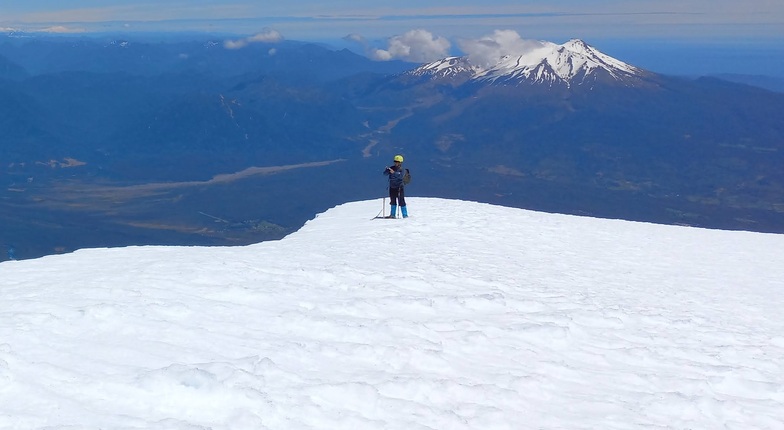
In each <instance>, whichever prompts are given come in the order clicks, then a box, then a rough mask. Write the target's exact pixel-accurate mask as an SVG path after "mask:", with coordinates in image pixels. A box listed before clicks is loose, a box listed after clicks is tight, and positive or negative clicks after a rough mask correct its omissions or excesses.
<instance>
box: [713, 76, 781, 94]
mask: <svg viewBox="0 0 784 430" xmlns="http://www.w3.org/2000/svg"><path fill="white" fill-rule="evenodd" d="M715 77H717V78H719V79H723V80H725V81H730V82H737V83H739V84H746V85H751V86H754V87H759V88H764V89H766V90H771V91H776V92H779V93H784V78H776V77H772V76H760V75H739V74H721V75H715Z"/></svg>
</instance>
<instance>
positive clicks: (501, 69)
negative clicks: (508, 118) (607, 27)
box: [409, 39, 648, 86]
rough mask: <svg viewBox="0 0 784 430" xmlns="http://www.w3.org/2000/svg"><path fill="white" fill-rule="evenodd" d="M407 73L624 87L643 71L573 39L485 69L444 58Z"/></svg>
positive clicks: (507, 57) (542, 46) (639, 78)
mask: <svg viewBox="0 0 784 430" xmlns="http://www.w3.org/2000/svg"><path fill="white" fill-rule="evenodd" d="M409 74H411V75H414V76H430V77H433V78H437V79H439V78H440V79H444V78H450V77H452V78H465V77H466V76H469V79H471V80H473V81H478V82H485V83H490V84H494V83H498V84H502V85H509V84H512V85H519V84H521V83H528V84H544V85H559V84H563V85H566V86H572V85H583V84H588V85H591V84H593V83H594V82H596V80H598V79H605V78H606V79H609V80H610V81H611V82H620V83H623V84H624V85H636V84H640V83H642V82H643V81H645V77H646V76H647V74H648V73H647V72H646V71H644V70H642V69H639V68H637V67H634V66H631V65H629V64H626V63H624V62H622V61H620V60H618V59H615V58H613V57H611V56H609V55H607V54H604V53H602V52H600V51H598V50H597V49H595V48H594V47H592V46H590V45H588V44H586V43H585V42H583V41H582V40H579V39H573V40H570V41H569V42H566V43H564V44H562V45H558V44H555V43H552V42H541V43H540V44H539V45H538V46H537V47H536V48H533V49H530V50H528V51H527V52H525V53H521V54H514V55H504V56H503V57H501V58H500V59H499V61H498V62H497V63H496V64H494V65H491V66H489V67H485V68H483V67H480V66H477V65H472V64H471V62H470V60H469V59H468V58H467V57H448V58H445V59H443V60H439V61H434V62H432V63H428V64H425V65H423V66H421V67H419V68H417V69H415V70H413V71H411V72H409Z"/></svg>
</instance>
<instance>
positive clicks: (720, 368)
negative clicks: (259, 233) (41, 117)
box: [0, 198, 784, 429]
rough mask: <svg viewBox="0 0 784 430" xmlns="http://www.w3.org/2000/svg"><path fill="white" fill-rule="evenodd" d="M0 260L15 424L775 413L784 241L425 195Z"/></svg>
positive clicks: (591, 425) (533, 425)
mask: <svg viewBox="0 0 784 430" xmlns="http://www.w3.org/2000/svg"><path fill="white" fill-rule="evenodd" d="M378 204H379V202H378V201H368V202H355V203H348V204H345V205H341V206H338V207H336V208H333V209H330V210H329V211H327V212H325V213H323V214H320V215H319V216H318V217H316V218H315V219H314V220H312V221H310V222H308V223H307V224H306V225H305V226H304V227H303V228H302V229H300V231H298V232H296V233H294V234H292V235H290V236H288V237H286V238H285V239H283V240H281V241H277V242H265V243H260V244H257V245H252V246H248V247H237V248H202V247H192V248H183V247H132V248H123V249H95V250H81V251H78V252H75V253H73V254H69V255H61V256H51V257H45V258H41V259H38V260H29V261H13V262H4V263H2V264H0V428H4V429H5V428H10V429H34V428H48V429H66V428H95V429H97V428H113V429H204V428H211V429H327V428H329V429H357V428H362V429H375V428H378V429H447V428H449V429H559V428H560V429H596V428H602V429H641V428H673V429H686V428H689V429H718V428H727V429H751V428H754V429H784V317H782V313H781V309H782V305H783V304H784V303H783V302H784V300H783V299H782V298H781V292H782V286H784V281H782V279H784V237H783V236H779V235H766V234H758V233H748V232H725V231H711V230H702V229H693V228H685V227H672V226H660V225H653V224H643V223H631V222H625V221H617V220H600V219H592V218H581V217H572V216H564V215H554V214H544V213H536V212H530V211H524V210H519V209H512V208H503V207H498V206H492V205H486V204H479V203H472V202H462V201H450V200H441V199H429V198H410V199H409V208H410V209H409V210H410V213H411V215H412V216H411V217H410V218H408V219H405V220H369V218H370V217H372V216H373V215H374V214H375V213H376V212H377V211H378Z"/></svg>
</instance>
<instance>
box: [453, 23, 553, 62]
mask: <svg viewBox="0 0 784 430" xmlns="http://www.w3.org/2000/svg"><path fill="white" fill-rule="evenodd" d="M458 45H459V46H460V49H461V50H462V51H463V52H464V53H465V54H466V55H467V56H468V58H469V59H470V60H471V62H472V63H473V64H476V65H479V66H489V65H493V64H495V63H497V62H498V60H499V59H500V58H501V57H503V56H504V55H523V54H525V53H526V52H529V51H531V50H533V49H536V48H540V47H542V45H543V42H541V41H538V40H528V39H523V38H522V37H520V35H519V34H518V33H517V32H516V31H514V30H495V31H494V32H493V34H491V35H488V36H483V37H481V38H479V39H473V40H462V41H460V42H459V43H458Z"/></svg>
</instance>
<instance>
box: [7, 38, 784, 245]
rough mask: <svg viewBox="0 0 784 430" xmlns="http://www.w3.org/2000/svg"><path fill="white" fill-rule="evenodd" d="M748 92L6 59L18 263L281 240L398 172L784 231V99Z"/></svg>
mask: <svg viewBox="0 0 784 430" xmlns="http://www.w3.org/2000/svg"><path fill="white" fill-rule="evenodd" d="M735 80H737V79H735ZM747 84H748V82H746V83H735V82H730V81H729V80H727V79H718V78H714V77H703V78H699V79H685V78H678V77H670V76H663V75H657V74H654V73H651V72H649V71H645V70H642V69H640V68H637V67H635V66H632V65H629V64H626V63H624V62H623V61H620V60H618V59H615V58H612V57H610V56H608V55H606V54H603V53H602V52H600V51H599V50H597V49H596V48H594V47H592V46H590V45H588V44H586V43H585V42H583V41H581V40H571V41H569V42H567V43H564V44H560V45H559V44H554V43H550V42H541V43H540V44H539V46H537V47H533V48H531V49H529V50H528V51H527V52H521V53H519V54H516V55H507V56H504V57H501V58H497V59H493V60H492V61H487V59H482V60H480V59H477V58H471V57H450V58H444V59H442V60H439V61H435V62H432V63H429V64H424V65H418V64H410V63H402V62H374V61H370V60H368V59H367V58H364V57H362V56H359V55H357V54H354V53H352V52H349V51H346V50H343V51H334V50H331V49H329V48H328V47H324V46H320V45H314V44H306V43H299V42H291V41H289V42H282V43H276V44H267V43H255V44H249V45H247V46H246V47H244V48H242V49H227V48H226V47H225V46H224V45H223V42H222V41H221V40H194V41H189V42H177V43H174V42H171V43H149V42H138V41H134V40H126V39H117V38H107V39H98V38H95V39H91V38H73V37H58V38H45V37H40V36H37V37H30V38H18V37H14V38H6V39H0V97H2V100H3V103H2V104H0V106H2V107H0V110H2V115H1V116H0V135H2V136H3V137H4V138H3V140H2V141H0V160H2V161H1V162H0V169H1V170H0V178H3V181H4V184H3V185H4V186H3V187H1V188H0V225H2V227H0V243H5V244H6V245H7V246H13V247H14V249H15V254H16V255H17V256H18V257H20V258H27V257H32V256H38V255H44V254H49V253H53V252H62V251H68V250H72V249H76V248H80V247H87V246H119V245H129V244H146V243H160V244H240V243H250V242H254V241H259V240H266V239H271V238H277V237H281V236H282V235H285V234H286V233H287V232H289V231H292V230H294V229H296V228H298V227H299V226H300V225H301V224H302V223H303V222H304V221H305V220H307V219H309V218H310V217H312V216H313V214H315V213H317V212H320V211H323V210H324V209H326V208H329V207H331V206H334V205H336V204H339V203H343V202H345V201H349V200H359V199H367V198H373V197H378V198H379V205H380V204H381V200H380V199H381V197H382V196H383V195H384V194H385V184H384V178H383V176H382V175H381V170H382V168H383V166H384V165H385V164H387V163H388V162H389V160H390V159H391V157H392V156H393V155H394V154H396V153H401V154H403V155H404V156H405V157H406V163H405V164H406V166H407V167H409V168H411V170H412V173H413V176H414V180H413V182H412V184H411V186H410V188H409V193H410V194H411V195H420V196H423V195H424V196H439V197H448V198H459V199H469V200H479V201H487V202H492V203H497V204H503V205H508V206H515V207H522V208H530V209H538V210H545V211H553V212H563V213H575V214H585V215H591V216H600V217H614V218H625V219H632V220H644V221H651V222H659V223H669V224H687V225H694V226H703V227H711V228H728V229H747V230H756V231H772V232H780V233H781V232H784V216H782V214H784V171H782V169H781V166H782V165H784V121H782V119H784V117H782V112H784V94H781V93H778V92H775V91H769V90H765V89H762V88H758V87H753V86H750V85H747ZM380 209H381V208H379V210H380ZM415 210H416V209H415V208H411V212H412V214H415ZM373 215H375V214H368V218H370V217H372V216H373Z"/></svg>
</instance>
